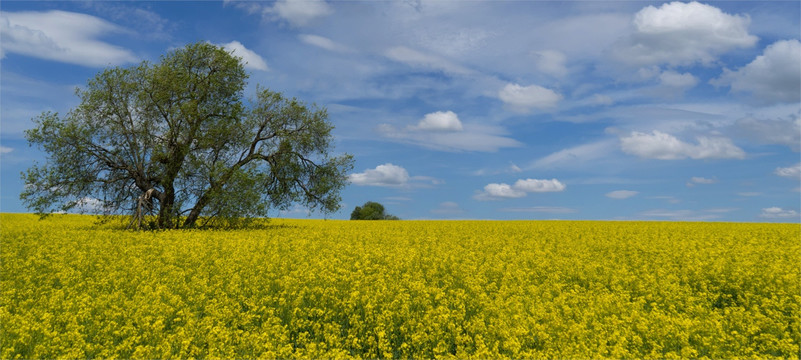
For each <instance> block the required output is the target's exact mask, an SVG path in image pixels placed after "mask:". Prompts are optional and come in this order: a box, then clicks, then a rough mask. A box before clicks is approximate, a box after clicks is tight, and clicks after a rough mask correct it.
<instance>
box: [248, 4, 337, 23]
mask: <svg viewBox="0 0 801 360" xmlns="http://www.w3.org/2000/svg"><path fill="white" fill-rule="evenodd" d="M333 12H334V11H333V10H332V9H331V7H330V6H329V5H328V3H326V2H325V1H322V0H321V1H317V0H278V1H276V2H275V5H273V6H272V7H268V8H264V9H263V15H265V16H270V15H272V16H273V18H275V15H277V16H278V17H279V18H281V19H284V20H286V21H288V22H289V23H290V24H292V25H293V26H306V25H309V24H310V23H311V22H312V21H314V20H315V19H318V18H322V17H325V16H328V15H330V14H331V13H333Z"/></svg>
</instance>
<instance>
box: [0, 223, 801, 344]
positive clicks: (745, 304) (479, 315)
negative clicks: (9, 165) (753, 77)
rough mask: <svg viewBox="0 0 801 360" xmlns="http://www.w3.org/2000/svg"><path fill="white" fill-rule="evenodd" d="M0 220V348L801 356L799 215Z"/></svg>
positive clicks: (800, 233)
mask: <svg viewBox="0 0 801 360" xmlns="http://www.w3.org/2000/svg"><path fill="white" fill-rule="evenodd" d="M92 219H93V218H91V217H87V216H78V215H58V216H53V217H51V218H48V219H46V220H43V221H39V220H36V218H35V216H33V215H12V214H2V215H0V241H1V242H0V244H1V245H2V246H1V247H0V260H1V261H2V262H1V263H0V270H2V272H1V273H0V274H1V275H2V277H1V278H0V285H1V286H0V358H3V359H7V358H174V357H179V358H190V357H194V358H201V357H202V358H410V357H413V358H435V357H437V358H438V357H453V356H455V357H457V358H601V357H607V358H678V357H680V358H705V357H707V358H735V357H737V358H740V357H760V358H770V357H775V358H798V357H799V351H800V350H799V343H800V342H801V320H799V319H800V318H801V270H799V266H798V262H799V259H800V258H801V244H800V243H799V238H801V227H799V225H798V224H740V223H675V222H674V223H669V222H592V221H581V222H568V221H399V222H398V221H375V222H356V221H353V222H351V221H322V220H280V219H274V220H272V221H271V222H269V223H268V224H267V225H265V226H264V227H263V228H261V229H250V230H228V231H197V230H175V231H162V232H132V231H123V230H118V229H113V228H111V227H109V226H100V225H93V220H92Z"/></svg>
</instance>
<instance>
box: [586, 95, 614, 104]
mask: <svg viewBox="0 0 801 360" xmlns="http://www.w3.org/2000/svg"><path fill="white" fill-rule="evenodd" d="M590 103H591V104H593V105H607V106H608V105H612V104H614V103H615V99H612V97H610V96H607V95H601V94H593V95H592V96H591V97H590Z"/></svg>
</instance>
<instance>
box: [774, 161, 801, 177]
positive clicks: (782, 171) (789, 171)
mask: <svg viewBox="0 0 801 360" xmlns="http://www.w3.org/2000/svg"><path fill="white" fill-rule="evenodd" d="M774 174H776V175H779V176H783V177H789V178H801V163H798V164H795V165H793V166H788V167H779V168H776V171H774Z"/></svg>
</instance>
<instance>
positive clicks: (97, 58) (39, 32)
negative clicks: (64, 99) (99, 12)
mask: <svg viewBox="0 0 801 360" xmlns="http://www.w3.org/2000/svg"><path fill="white" fill-rule="evenodd" d="M125 32H127V31H126V30H125V29H123V28H121V27H119V26H117V25H114V24H112V23H109V22H107V21H105V20H103V19H100V18H97V17H94V16H91V15H86V14H80V13H74V12H67V11H59V10H52V11H47V12H33V11H31V12H2V13H0V34H2V35H1V36H2V41H0V48H2V51H3V52H4V53H16V54H20V55H25V56H31V57H36V58H40V59H45V60H53V61H59V62H65V63H70V64H77V65H82V66H89V67H103V66H108V65H120V64H125V63H130V62H135V61H137V58H136V56H134V54H133V53H131V51H129V50H127V49H124V48H122V47H119V46H114V45H111V44H109V43H106V42H103V41H100V40H99V38H100V37H102V36H107V35H108V34H110V33H125Z"/></svg>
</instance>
